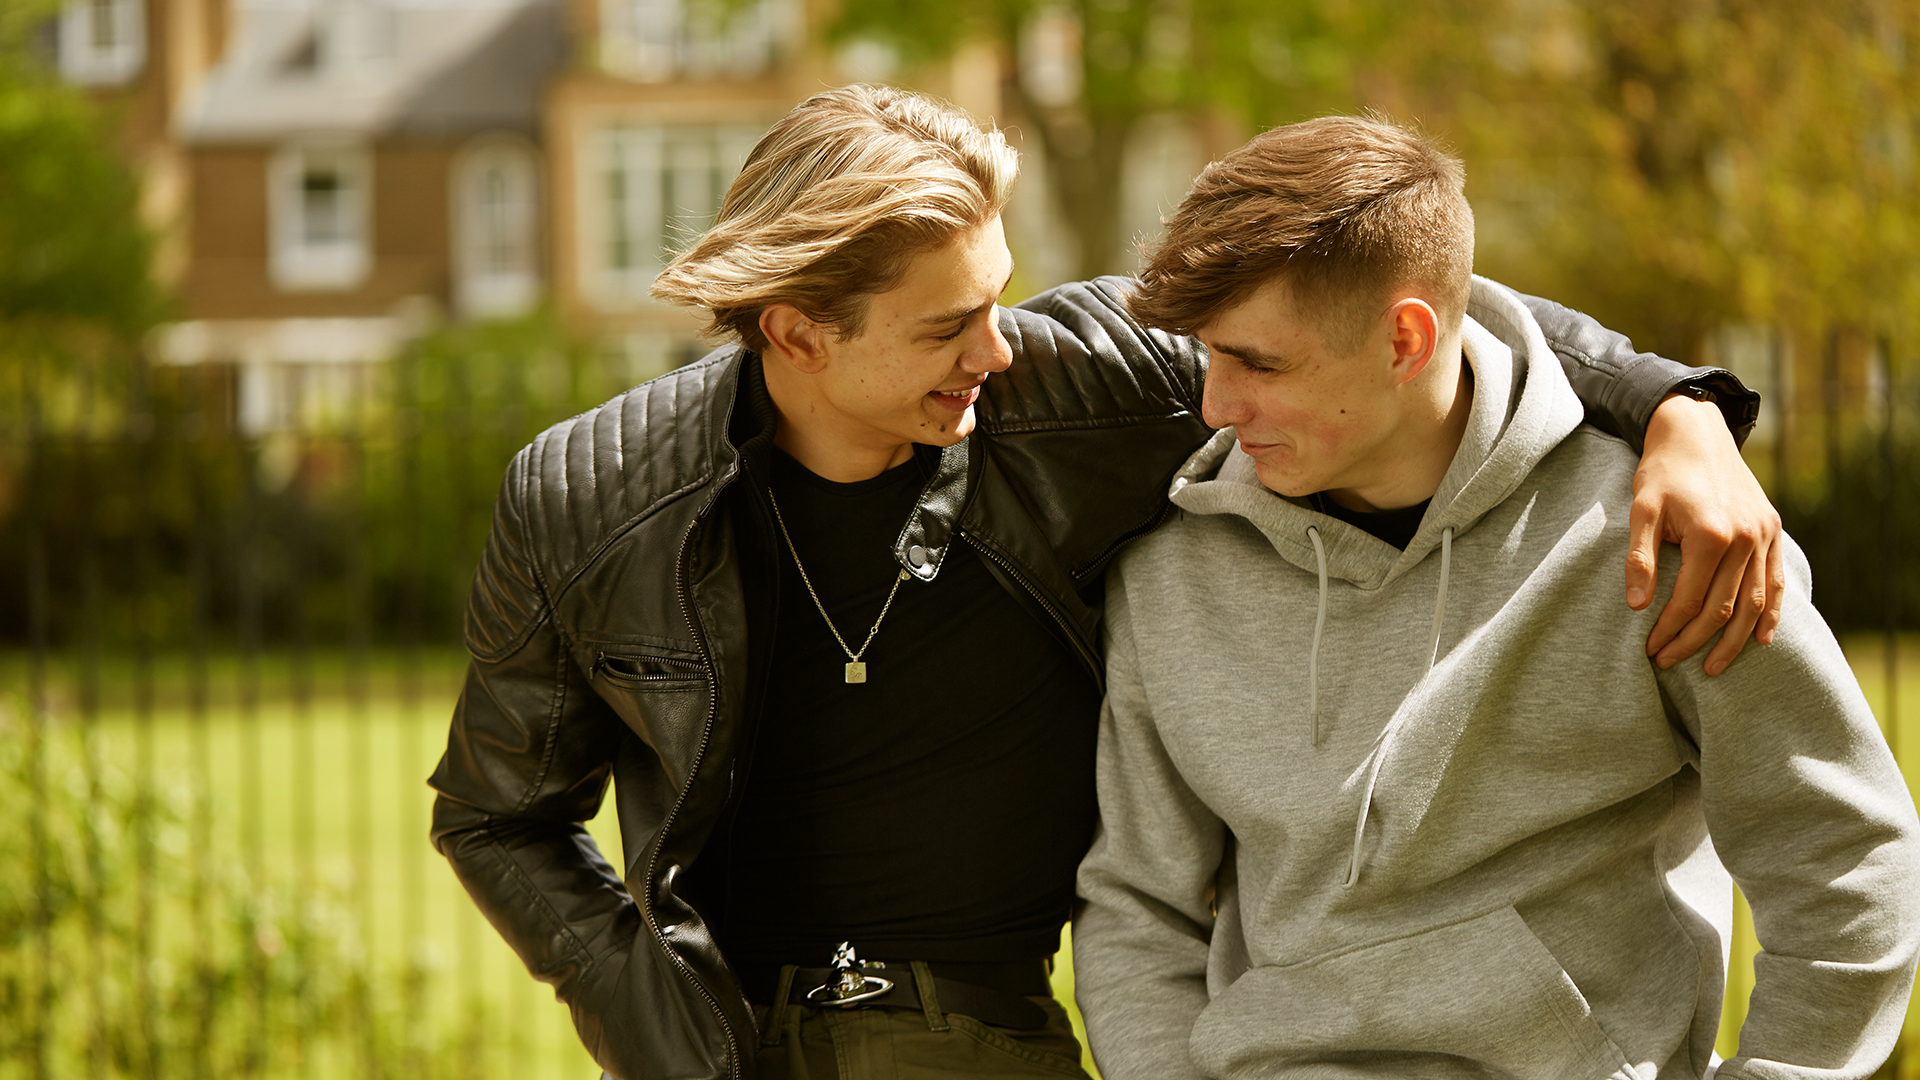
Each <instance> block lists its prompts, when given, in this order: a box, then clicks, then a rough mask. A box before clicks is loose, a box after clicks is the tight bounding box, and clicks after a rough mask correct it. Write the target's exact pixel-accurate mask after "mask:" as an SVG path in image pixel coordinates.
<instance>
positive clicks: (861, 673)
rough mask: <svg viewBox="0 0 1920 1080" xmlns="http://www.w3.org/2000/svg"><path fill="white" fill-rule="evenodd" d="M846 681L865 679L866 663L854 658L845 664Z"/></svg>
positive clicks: (862, 680)
mask: <svg viewBox="0 0 1920 1080" xmlns="http://www.w3.org/2000/svg"><path fill="white" fill-rule="evenodd" d="M847 681H848V682H850V683H857V682H866V681H867V665H865V664H863V663H861V662H860V661H858V660H855V661H854V662H853V663H851V664H848V665H847Z"/></svg>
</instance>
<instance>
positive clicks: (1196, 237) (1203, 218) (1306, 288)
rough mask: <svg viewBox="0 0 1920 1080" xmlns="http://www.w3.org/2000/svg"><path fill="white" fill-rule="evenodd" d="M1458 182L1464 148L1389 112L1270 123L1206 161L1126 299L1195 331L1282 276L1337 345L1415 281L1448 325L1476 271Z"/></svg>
mask: <svg viewBox="0 0 1920 1080" xmlns="http://www.w3.org/2000/svg"><path fill="white" fill-rule="evenodd" d="M1465 181H1466V174H1465V170H1464V169H1463V168H1462V166H1461V164H1460V161H1459V159H1458V158H1455V157H1453V156H1451V155H1450V154H1447V153H1446V152H1445V151H1443V150H1441V149H1440V148H1439V147H1438V146H1436V145H1435V144H1434V143H1433V142H1432V141H1431V140H1429V139H1427V138H1426V137H1425V136H1424V135H1422V134H1420V133H1419V132H1418V131H1416V130H1413V129H1411V128H1408V127H1403V126H1401V125H1399V124H1395V123H1393V122H1391V121H1388V120H1386V119H1385V118H1383V117H1379V116H1367V117H1357V116H1328V117H1322V118H1320V119H1317V120H1308V121H1305V122H1303V123H1298V124H1290V125H1287V126H1286V127H1279V128H1274V129H1273V130H1272V131H1268V132H1265V133H1263V134H1260V135H1256V136H1255V137H1254V138H1253V139H1252V140H1251V141H1249V142H1248V143H1247V144H1246V145H1245V146H1242V147H1241V148H1240V149H1238V150H1235V151H1234V152H1233V153H1231V154H1228V155H1227V156H1226V157H1224V158H1222V159H1220V160H1219V161H1216V162H1214V163H1213V164H1211V165H1209V166H1207V167H1206V169H1205V170H1203V171H1202V172H1201V173H1200V176H1199V177H1198V178H1197V179H1196V180H1195V181H1194V183H1193V188H1192V190H1190V191H1189V192H1188V193H1187V197H1186V198H1185V199H1184V200H1183V201H1182V202H1181V204H1180V208H1179V209H1178V210H1176V211H1175V212H1174V215H1173V217H1172V219H1171V220H1169V221H1168V222H1167V233H1166V237H1165V238H1164V239H1163V240H1162V241H1161V242H1160V243H1159V245H1158V246H1157V247H1156V248H1155V249H1154V250H1153V251H1152V252H1150V253H1149V255H1148V259H1147V266H1146V269H1145V270H1144V271H1143V272H1142V273H1141V275H1140V278H1141V283H1142V284H1141V287H1140V289H1139V290H1138V291H1137V292H1136V293H1135V294H1134V295H1133V297H1132V298H1131V301H1130V305H1129V306H1130V307H1131V309H1132V311H1133V312H1134V315H1135V317H1136V318H1138V319H1140V320H1141V321H1142V322H1144V323H1145V324H1147V325H1149V326H1154V327H1159V328H1161V329H1165V330H1170V331H1174V332H1177V333H1192V332H1194V331H1195V330H1199V329H1201V328H1203V327H1205V326H1206V325H1207V323H1208V322H1209V321H1211V320H1212V319H1213V318H1215V317H1217V316H1218V315H1220V314H1221V313H1222V312H1224V311H1225V310H1226V309H1228V308H1230V307H1232V306H1234V305H1235V304H1238V303H1239V302H1241V301H1242V300H1244V299H1246V297H1247V296H1248V295H1250V294H1251V293H1253V292H1254V291H1255V290H1256V289H1258V288H1260V287H1261V286H1262V285H1264V284H1265V283H1267V282H1268V281H1270V280H1273V279H1274V278H1285V279H1286V281H1287V283H1288V286H1289V287H1290V288H1291V290H1292V292H1293V302H1294V304H1295V306H1296V307H1298V308H1299V309H1300V310H1302V311H1316V312H1321V313H1322V314H1321V316H1320V319H1319V322H1320V330H1321V333H1322V334H1323V336H1325V338H1326V339H1327V342H1328V343H1329V344H1330V345H1333V346H1335V347H1337V348H1345V349H1351V348H1355V347H1358V345H1359V343H1360V340H1361V339H1362V338H1363V337H1364V336H1365V334H1366V332H1367V330H1368V329H1369V328H1370V327H1371V326H1372V320H1373V319H1374V318H1377V317H1378V316H1379V314H1380V313H1381V311H1382V310H1384V307H1385V304H1386V301H1387V294H1388V292H1389V291H1391V290H1393V289H1397V288H1413V289H1417V290H1419V291H1420V293H1421V296H1422V299H1425V300H1426V301H1427V302H1429V303H1431V304H1432V305H1433V306H1434V309H1435V312H1436V313H1437V314H1438V315H1439V316H1440V317H1441V320H1442V323H1441V325H1442V327H1443V328H1452V327H1454V326H1457V325H1458V324H1459V322H1460V318H1461V316H1463V315H1464V314H1465V313H1466V310H1467V293H1468V290H1469V289H1470V288H1471V287H1472V276H1473V210H1472V208H1471V207H1469V206H1468V205H1467V199H1466V195H1465V193H1464V190H1463V189H1464V187H1465Z"/></svg>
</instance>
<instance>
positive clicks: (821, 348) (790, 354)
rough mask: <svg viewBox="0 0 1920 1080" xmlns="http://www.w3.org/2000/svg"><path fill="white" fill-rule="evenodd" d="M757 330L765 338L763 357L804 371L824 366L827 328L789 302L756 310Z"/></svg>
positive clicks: (813, 372)
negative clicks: (758, 317) (758, 329)
mask: <svg viewBox="0 0 1920 1080" xmlns="http://www.w3.org/2000/svg"><path fill="white" fill-rule="evenodd" d="M760 333H762V334H763V335H765V336H766V339H767V357H766V359H778V360H781V361H783V362H785V363H787V364H789V365H791V366H792V367H793V368H794V369H795V370H797V371H800V372H803V373H805V374H808V375H812V374H815V373H817V372H819V371H820V370H821V369H822V368H825V367H826V366H827V356H828V354H827V331H826V329H825V328H824V327H822V326H820V324H818V323H816V322H814V321H813V320H812V319H809V318H807V316H806V315H805V314H803V313H802V312H801V311H800V309H799V308H797V307H794V306H793V305H792V304H768V305H767V306H766V307H765V308H763V309H761V311H760Z"/></svg>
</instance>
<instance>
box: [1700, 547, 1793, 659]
mask: <svg viewBox="0 0 1920 1080" xmlns="http://www.w3.org/2000/svg"><path fill="white" fill-rule="evenodd" d="M1768 561H1769V556H1768V555H1767V554H1765V553H1763V552H1762V551H1760V550H1758V549H1756V550H1755V551H1754V552H1753V553H1752V554H1751V555H1749V556H1748V557H1747V566H1746V573H1745V574H1743V575H1742V576H1741V578H1740V586H1739V590H1740V591H1739V594H1738V595H1737V596H1736V597H1735V598H1734V608H1733V618H1731V619H1728V620H1727V632H1726V633H1724V634H1722V635H1720V643H1719V644H1717V645H1715V646H1714V647H1713V651H1712V652H1710V653H1708V654H1707V663H1706V670H1707V674H1709V675H1718V674H1720V673H1721V672H1723V671H1725V670H1727V665H1728V664H1731V663H1733V658H1734V657H1736V656H1739V655H1740V650H1742V649H1744V648H1746V647H1747V635H1748V634H1751V633H1752V632H1753V628H1754V626H1755V625H1757V624H1758V623H1759V621H1760V619H1761V618H1762V616H1764V615H1765V613H1766V611H1767V599H1768V596H1769V595H1770V592H1769V589H1768V585H1769V584H1770V582H1769V581H1768V579H1767V573H1768V566H1767V564H1768ZM1771 595H1772V596H1774V597H1775V598H1776V603H1777V598H1778V595H1779V593H1778V591H1777V590H1775V591H1772V592H1771ZM1774 617H1775V618H1776V619H1778V617H1779V609H1778V607H1776V608H1775V609H1774ZM1761 644H1762V645H1764V644H1766V642H1764V641H1762V642H1761Z"/></svg>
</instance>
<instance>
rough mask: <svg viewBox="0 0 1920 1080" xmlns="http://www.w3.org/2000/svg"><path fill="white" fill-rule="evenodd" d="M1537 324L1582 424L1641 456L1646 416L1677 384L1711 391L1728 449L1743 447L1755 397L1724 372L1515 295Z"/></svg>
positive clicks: (1756, 407) (1756, 410)
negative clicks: (1582, 409)
mask: <svg viewBox="0 0 1920 1080" xmlns="http://www.w3.org/2000/svg"><path fill="white" fill-rule="evenodd" d="M1518 295H1519V297H1520V299H1521V300H1522V301H1523V302H1524V303H1525V304H1526V305H1527V308H1528V310H1530V311H1532V312H1533V317H1534V318H1535V319H1537V320H1539V322H1540V329H1541V330H1542V331H1543V332H1544V333H1545V334H1546V337H1547V344H1548V345H1550V346H1552V347H1553V351H1554V353H1555V354H1556V355H1558V356H1559V357H1560V366H1561V367H1563V368H1565V369H1566V372H1567V379H1568V381H1570V382H1572V383H1573V390H1574V393H1576V394H1579V395H1580V403H1581V404H1582V405H1585V406H1586V409H1587V423H1589V424H1592V425H1593V426H1594V427H1597V428H1599V429H1600V430H1602V431H1604V432H1606V433H1607V434H1609V435H1615V436H1618V437H1619V438H1622V439H1625V440H1626V441H1627V442H1628V444H1630V445H1631V446H1632V447H1633V449H1634V452H1635V453H1640V452H1642V451H1643V450H1644V449H1645V447H1644V445H1643V443H1644V441H1645V438H1646V433H1647V423H1648V422H1649V421H1651V420H1652V419H1653V410H1654V409H1656V408H1658V407H1659V406H1660V403H1661V402H1662V401H1664V400H1666V397H1667V395H1668V394H1671V393H1673V392H1675V391H1676V390H1677V389H1678V388H1679V387H1680V386H1681V385H1682V384H1692V385H1697V386H1701V387H1703V388H1705V389H1707V390H1709V391H1712V393H1713V395H1714V399H1715V400H1716V401H1717V402H1718V403H1719V405H1720V411H1721V413H1722V414H1723V415H1724V416H1725V417H1726V420H1727V429H1728V430H1729V431H1731V432H1733V438H1734V441H1735V442H1736V443H1744V442H1745V441H1746V439H1747V435H1748V434H1749V433H1751V432H1752V431H1753V425H1754V423H1755V422H1756V421H1757V420H1758V419H1759V417H1760V395H1759V394H1757V393H1755V392H1753V391H1752V390H1749V389H1747V388H1746V386H1745V385H1744V384H1742V383H1741V382H1740V380H1739V379H1737V378H1735V377H1734V374H1733V373H1732V372H1731V371H1728V370H1726V369H1725V368H1694V367H1688V366H1686V365H1685V364H1681V363H1676V362H1675V361H1672V360H1668V359H1666V358H1664V357H1661V356H1656V355H1655V354H1653V353H1644V352H1636V351H1635V350H1634V347H1633V342H1632V341H1631V340H1629V339H1628V338H1627V337H1626V335H1624V334H1617V333H1615V332H1613V331H1612V330H1609V329H1607V328H1606V327H1604V326H1601V325H1600V324H1599V323H1598V322H1596V321H1594V320H1593V319H1592V318H1591V317H1590V316H1587V315H1584V314H1582V313H1580V312H1578V311H1575V310H1573V309H1572V308H1568V307H1562V306H1561V305H1559V304H1556V303H1554V302H1553V301H1551V300H1543V299H1541V298H1540V297H1538V296H1528V295H1526V294H1525V293H1520V294H1518Z"/></svg>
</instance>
